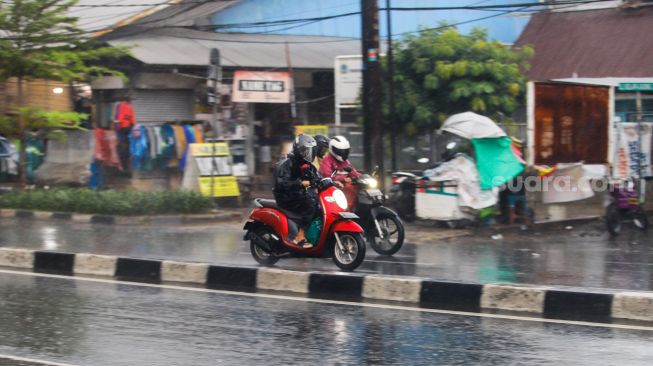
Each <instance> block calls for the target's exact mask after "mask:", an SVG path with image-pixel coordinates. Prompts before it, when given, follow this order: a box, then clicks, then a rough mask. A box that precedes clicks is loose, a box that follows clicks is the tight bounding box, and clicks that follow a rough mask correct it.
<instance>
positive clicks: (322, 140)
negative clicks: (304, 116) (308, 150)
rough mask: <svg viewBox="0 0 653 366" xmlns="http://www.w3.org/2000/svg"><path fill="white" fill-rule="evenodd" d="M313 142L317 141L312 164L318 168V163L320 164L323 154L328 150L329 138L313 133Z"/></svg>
mask: <svg viewBox="0 0 653 366" xmlns="http://www.w3.org/2000/svg"><path fill="white" fill-rule="evenodd" d="M313 138H314V139H315V142H317V154H316V155H315V160H313V165H314V166H315V168H316V169H317V170H320V165H322V160H324V155H326V153H327V152H328V151H329V140H330V139H329V138H328V137H326V136H324V135H315V136H314V137H313Z"/></svg>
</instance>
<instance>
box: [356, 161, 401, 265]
mask: <svg viewBox="0 0 653 366" xmlns="http://www.w3.org/2000/svg"><path fill="white" fill-rule="evenodd" d="M347 168H349V169H347ZM345 170H348V171H351V168H350V167H346V168H345ZM373 175H374V174H373ZM351 187H353V189H356V190H357V191H358V192H357V202H355V203H353V204H352V203H350V211H352V212H354V213H356V215H358V216H359V217H360V218H359V219H358V220H357V221H358V223H359V224H360V225H361V226H362V227H363V229H364V230H365V233H366V234H367V240H368V242H369V243H370V246H371V247H372V249H374V251H376V252H377V253H379V254H382V255H393V254H395V253H397V252H398V251H399V249H401V246H402V245H403V244H404V232H405V229H404V224H403V223H402V222H401V219H399V215H397V213H396V212H394V211H392V210H391V209H389V208H387V207H385V206H384V205H383V203H384V201H385V196H384V195H383V192H381V190H380V189H378V188H377V187H378V181H377V180H376V178H374V177H373V176H370V175H368V174H364V175H362V176H361V177H360V178H355V179H353V180H352V183H351Z"/></svg>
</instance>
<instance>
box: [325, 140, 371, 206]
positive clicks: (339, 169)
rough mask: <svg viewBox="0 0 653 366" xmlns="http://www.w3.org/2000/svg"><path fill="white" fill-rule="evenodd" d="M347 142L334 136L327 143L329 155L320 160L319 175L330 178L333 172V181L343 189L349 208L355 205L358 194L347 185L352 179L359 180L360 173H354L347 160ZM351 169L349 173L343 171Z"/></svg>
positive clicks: (348, 147)
mask: <svg viewBox="0 0 653 366" xmlns="http://www.w3.org/2000/svg"><path fill="white" fill-rule="evenodd" d="M350 148H351V147H350V145H349V141H348V140H347V139H346V138H345V137H344V136H336V137H334V138H332V139H331V141H330V142H329V154H327V156H326V157H325V158H324V160H322V164H321V165H320V174H322V176H324V177H330V176H331V175H332V174H333V172H335V175H334V176H333V180H334V181H335V182H337V183H339V184H340V185H341V186H342V187H346V189H344V192H345V196H346V197H347V202H349V204H350V207H353V206H355V205H356V200H357V196H358V192H357V190H356V189H353V188H352V187H351V186H347V184H349V183H351V182H352V179H356V178H359V177H360V176H361V173H359V172H358V171H356V169H354V167H353V166H352V165H351V163H350V162H349V160H347V158H348V157H349V150H350ZM347 166H349V167H351V168H352V170H351V171H350V172H347V171H345V167H347Z"/></svg>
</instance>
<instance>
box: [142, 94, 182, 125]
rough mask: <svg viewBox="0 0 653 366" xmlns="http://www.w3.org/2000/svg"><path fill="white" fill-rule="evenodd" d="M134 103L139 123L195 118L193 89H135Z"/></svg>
mask: <svg viewBox="0 0 653 366" xmlns="http://www.w3.org/2000/svg"><path fill="white" fill-rule="evenodd" d="M132 104H133V105H134V112H135V113H136V121H137V122H138V123H148V122H172V121H183V120H192V119H193V118H194V114H193V107H194V98H193V90H135V91H134V94H133V97H132Z"/></svg>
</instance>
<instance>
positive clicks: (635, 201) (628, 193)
mask: <svg viewBox="0 0 653 366" xmlns="http://www.w3.org/2000/svg"><path fill="white" fill-rule="evenodd" d="M610 188H611V189H610V200H611V201H612V202H611V203H610V204H609V205H608V207H607V208H606V213H605V223H606V226H607V228H608V232H610V234H611V235H612V236H616V235H619V233H621V223H622V221H623V220H624V219H628V220H632V221H633V223H634V224H635V226H636V227H637V228H638V229H640V230H647V229H648V226H649V222H648V216H647V215H646V211H645V210H644V207H643V205H642V203H641V202H640V200H639V193H638V190H637V189H635V182H633V181H632V180H631V181H627V182H624V183H621V184H612V185H611V187H610Z"/></svg>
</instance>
